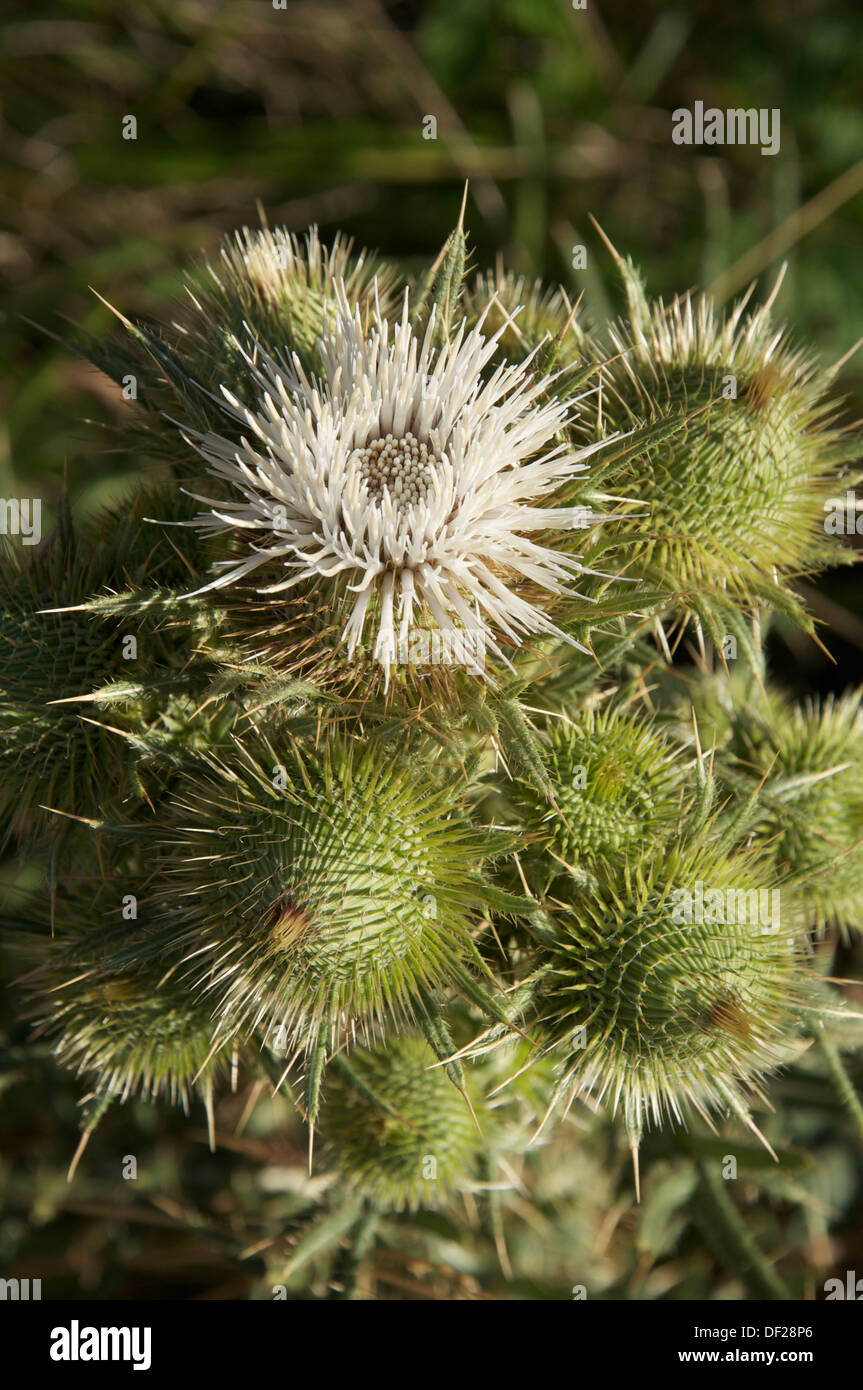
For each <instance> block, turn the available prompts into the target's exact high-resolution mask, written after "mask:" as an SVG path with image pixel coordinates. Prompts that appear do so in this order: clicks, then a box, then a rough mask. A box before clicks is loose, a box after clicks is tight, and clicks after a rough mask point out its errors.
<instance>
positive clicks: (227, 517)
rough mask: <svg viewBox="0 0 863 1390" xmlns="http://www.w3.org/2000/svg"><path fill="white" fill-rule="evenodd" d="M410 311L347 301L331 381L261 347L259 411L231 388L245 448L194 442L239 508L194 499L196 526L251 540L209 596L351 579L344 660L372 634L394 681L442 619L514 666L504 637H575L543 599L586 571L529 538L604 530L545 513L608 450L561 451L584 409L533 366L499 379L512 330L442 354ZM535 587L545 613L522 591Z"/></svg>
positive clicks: (333, 327) (561, 510) (328, 320)
mask: <svg viewBox="0 0 863 1390" xmlns="http://www.w3.org/2000/svg"><path fill="white" fill-rule="evenodd" d="M408 310H409V306H408V298H407V295H406V296H405V301H404V310H403V313H402V317H401V320H400V321H399V322H397V323H394V324H393V325H390V323H389V322H388V321H387V320H386V319H385V318H384V317H383V316H382V314H381V312H380V310H378V311H377V312H376V313H375V314H374V316H373V321H372V323H371V326H370V327H369V328H368V329H366V328H364V326H363V322H362V317H361V313H360V310H359V308H353V309H352V308H351V306H350V304H349V302H348V298H347V296H346V294H345V293H344V291H343V289H341V288H340V290H339V291H338V293H337V295H336V300H335V303H333V304H332V306H331V308H330V306H328V308H327V314H326V316H325V322H324V331H323V334H322V337H321V340H320V343H319V345H318V359H319V361H320V365H321V371H320V376H312V375H310V374H309V373H308V371H307V370H306V369H305V368H304V367H303V365H302V364H301V362H300V359H299V357H298V356H297V355H296V354H295V353H294V354H291V356H290V358H289V359H288V358H285V359H282V360H279V361H276V360H275V359H274V358H272V357H270V356H269V355H268V354H266V353H265V352H263V350H262V349H261V348H260V347H259V346H255V347H253V348H252V349H250V351H249V353H247V354H246V361H247V364H248V369H249V373H250V378H251V383H252V386H253V391H254V392H257V393H258V394H257V399H256V401H255V403H254V405H252V406H247V405H244V404H243V403H242V402H241V401H240V400H239V399H238V398H237V396H236V395H234V394H233V393H232V392H231V391H229V390H228V389H227V388H226V387H223V388H222V391H223V395H224V398H225V401H226V402H227V407H226V408H227V410H228V412H229V413H230V414H231V415H232V416H233V417H235V418H236V419H237V420H238V421H239V422H240V423H241V425H242V426H244V427H245V428H246V429H247V431H248V433H246V434H244V435H243V437H242V438H241V440H240V443H239V444H237V443H236V442H235V441H234V440H231V439H227V438H224V437H222V436H220V435H218V434H214V433H207V434H198V433H195V434H192V433H191V432H190V433H189V435H188V438H189V440H190V442H191V443H192V444H193V445H194V447H195V448H196V449H197V450H198V451H199V453H200V454H201V455H202V456H203V457H204V458H205V459H206V460H207V462H208V463H209V465H210V471H211V473H212V474H213V475H214V476H217V477H219V478H221V479H223V480H225V481H226V482H227V483H229V484H230V485H231V487H232V489H234V490H235V491H236V493H238V494H239V496H238V497H237V498H236V500H229V501H217V500H214V499H212V498H207V497H200V496H198V495H197V494H195V495H196V496H197V500H198V501H201V502H205V503H206V504H207V507H208V510H207V511H205V512H203V513H201V514H199V515H198V516H197V517H196V518H195V520H194V521H193V522H192V523H191V524H193V525H196V526H199V527H201V528H203V529H205V530H207V531H209V532H211V533H223V534H224V533H227V534H229V535H232V536H234V537H236V536H237V534H238V533H242V534H243V536H245V537H246V538H247V540H248V553H246V554H245V555H242V556H241V557H240V558H237V557H236V556H234V557H232V558H231V559H229V560H224V561H221V562H219V563H218V568H219V569H220V570H221V573H220V574H219V575H218V577H217V578H216V579H215V580H213V581H212V583H211V584H209V585H207V588H221V587H223V586H225V585H230V584H232V583H234V582H235V581H237V580H241V579H243V578H244V577H245V576H246V575H248V574H249V573H250V572H251V571H254V570H257V569H259V568H262V567H265V566H266V567H268V569H269V573H270V574H271V573H272V571H273V570H277V571H278V574H277V577H276V578H275V579H274V581H273V582H270V583H267V585H266V586H265V587H262V588H261V589H260V590H259V592H260V593H262V594H269V595H276V594H280V593H283V592H285V591H287V590H289V589H291V588H293V587H294V586H296V585H301V584H303V583H304V582H306V581H315V580H318V581H320V580H322V579H323V580H334V581H335V580H341V581H342V582H343V583H344V584H345V585H346V593H347V599H348V606H347V609H346V612H345V617H346V622H345V626H344V629H343V633H342V640H343V641H344V643H345V644H346V652H347V655H348V656H349V657H350V656H351V655H352V654H353V653H354V652H355V650H356V648H357V646H358V644H359V642H360V640H361V638H362V636H363V632H364V629H365V628H366V625H367V624H368V625H369V626H370V627H374V628H375V629H376V631H375V640H374V656H375V659H376V660H377V661H378V662H379V663H380V664H381V665H382V666H383V667H384V670H385V673H386V678H387V680H388V679H389V673H390V669H391V668H392V666H393V665H394V664H395V662H396V659H397V652H398V650H399V647H400V645H401V646H402V647H403V644H405V643H406V642H407V641H408V639H409V637H410V634H411V632H412V631H413V630H414V629H415V628H417V627H419V626H421V625H423V624H427V623H428V621H429V619H431V622H432V623H433V624H434V625H435V626H436V627H437V628H438V629H440V630H441V632H442V633H444V634H448V635H450V636H456V635H457V634H458V633H459V632H462V633H463V632H465V631H468V632H471V633H474V634H477V633H479V634H480V636H481V637H482V639H483V642H484V644H485V646H487V647H488V649H489V650H490V651H492V652H494V653H495V655H496V656H498V657H500V658H501V659H502V660H504V661H506V660H507V658H506V656H505V655H504V653H503V651H502V650H501V648H500V646H499V645H498V642H499V639H500V637H501V635H502V634H503V635H505V637H506V638H508V639H509V641H510V642H511V643H513V644H515V645H519V644H520V642H521V640H522V638H523V637H524V636H525V635H530V634H553V635H555V636H557V637H563V636H564V634H563V633H561V632H560V631H559V630H558V628H557V627H556V626H555V625H554V623H553V622H552V621H551V619H550V618H549V617H548V615H547V614H546V613H545V612H544V611H543V610H542V608H540V607H538V606H537V603H536V594H537V591H542V590H544V591H546V592H547V593H548V594H550V595H557V594H562V593H565V592H567V591H568V587H569V583H570V581H571V579H572V577H573V575H574V574H576V573H578V572H579V571H582V570H583V569H584V567H583V566H582V564H581V563H580V562H579V560H578V559H577V558H575V557H574V556H573V555H571V554H569V553H568V552H567V551H566V550H560V551H558V550H553V549H550V548H549V547H548V546H546V545H543V544H540V543H538V542H537V541H535V540H533V539H531V533H535V532H548V531H550V530H557V531H567V530H572V529H574V528H581V527H585V526H589V525H591V524H592V523H593V522H594V521H596V520H597V518H596V517H595V516H594V515H593V514H592V513H591V511H590V509H589V508H588V507H583V506H582V507H564V506H547V505H543V502H544V500H545V499H547V498H548V496H549V494H551V493H553V492H554V491H555V490H556V489H557V488H559V487H560V486H561V485H562V484H564V483H565V482H567V481H568V480H569V479H571V478H573V477H574V476H575V475H576V474H577V473H579V472H580V471H581V470H583V469H584V468H585V467H586V464H585V462H584V460H585V459H586V458H587V457H588V455H589V454H591V453H593V452H594V450H595V449H597V448H600V447H601V444H594V445H592V446H590V447H588V448H584V449H581V450H577V451H573V450H572V449H571V448H570V447H569V446H568V445H567V443H566V442H565V441H564V440H563V435H562V431H563V429H564V426H565V424H566V422H567V419H568V417H569V416H570V414H571V411H572V406H573V402H572V401H561V400H560V399H558V398H557V397H556V396H553V395H548V385H549V382H548V378H545V379H542V378H540V377H539V376H538V375H536V374H534V373H533V372H532V371H531V361H532V356H533V354H531V356H529V357H528V358H527V359H526V360H524V361H522V362H518V363H514V364H511V363H502V364H499V365H498V366H496V367H495V368H494V369H493V370H491V369H490V363H491V360H492V358H493V357H494V355H495V352H496V345H497V340H498V338H499V337H500V333H501V332H502V331H503V328H501V329H500V330H498V332H496V333H494V334H492V335H491V336H489V337H486V336H485V335H484V334H483V332H482V324H483V320H484V317H485V316H482V317H481V318H480V320H479V321H478V323H477V324H476V326H475V327H474V328H472V329H470V330H468V328H467V326H466V325H465V324H464V323H463V324H462V325H461V327H460V328H459V329H458V330H457V331H456V333H455V334H454V336H453V338H452V339H451V341H449V342H447V343H445V344H444V345H443V346H442V347H437V346H436V345H435V329H436V319H435V315H434V313H432V314H431V315H430V319H429V322H428V324H427V326H426V328H425V330H424V331H423V333H422V335H421V336H418V335H417V334H416V332H415V331H414V328H413V327H412V325H411V323H410V319H409V312H408ZM603 442H607V441H603ZM268 578H269V574H268ZM526 585H529V586H530V589H531V595H530V597H531V599H532V600H533V601H529V600H528V598H526V597H525V596H523V595H522V594H521V593H520V592H519V590H520V589H522V588H524V587H525V586H526ZM567 640H572V639H570V638H567ZM576 645H577V644H576Z"/></svg>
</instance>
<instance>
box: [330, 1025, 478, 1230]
mask: <svg viewBox="0 0 863 1390" xmlns="http://www.w3.org/2000/svg"><path fill="white" fill-rule="evenodd" d="M436 1061H437V1059H436V1058H435V1056H434V1053H433V1052H432V1050H431V1048H430V1047H429V1045H428V1044H427V1043H426V1042H425V1041H424V1040H423V1039H421V1038H416V1037H401V1038H396V1039H393V1040H392V1041H391V1042H390V1043H389V1044H388V1045H387V1047H385V1048H384V1047H379V1048H375V1049H374V1050H372V1051H366V1050H358V1051H356V1052H354V1053H353V1054H352V1055H351V1059H350V1065H349V1068H347V1069H346V1070H344V1071H335V1069H334V1075H333V1077H332V1079H331V1080H330V1082H329V1083H328V1086H327V1095H326V1102H325V1105H324V1109H323V1112H322V1115H323V1133H324V1138H325V1142H326V1143H327V1147H328V1149H329V1151H330V1153H331V1155H332V1159H333V1163H334V1166H335V1168H336V1169H337V1171H338V1172H339V1174H340V1175H341V1177H342V1179H343V1181H344V1182H345V1183H346V1185H347V1186H349V1187H351V1188H353V1189H355V1190H356V1191H357V1192H358V1193H360V1194H362V1195H363V1196H364V1197H366V1198H367V1199H368V1201H369V1202H370V1203H371V1204H372V1205H373V1206H375V1207H377V1208H378V1209H380V1210H382V1211H406V1210H407V1211H416V1210H417V1209H419V1208H434V1207H440V1206H442V1205H444V1204H445V1203H446V1202H447V1201H448V1200H449V1199H451V1198H452V1196H453V1195H454V1193H456V1192H457V1190H458V1189H459V1188H460V1187H463V1186H469V1185H470V1184H471V1182H473V1181H476V1178H477V1172H476V1162H477V1154H478V1150H479V1147H480V1143H481V1139H480V1135H479V1131H478V1130H477V1126H476V1122H475V1121H474V1119H473V1117H472V1115H471V1113H470V1110H469V1108H468V1106H467V1103H466V1101H465V1099H464V1097H463V1096H462V1095H461V1094H460V1093H459V1092H458V1091H457V1090H456V1088H455V1087H454V1086H453V1085H452V1083H451V1082H450V1081H449V1080H448V1078H447V1076H446V1071H445V1069H444V1068H443V1067H440V1066H437V1065H436Z"/></svg>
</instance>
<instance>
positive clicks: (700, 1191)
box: [694, 1163, 791, 1299]
mask: <svg viewBox="0 0 863 1390" xmlns="http://www.w3.org/2000/svg"><path fill="white" fill-rule="evenodd" d="M698 1166H699V1171H700V1181H699V1184H698V1187H697V1188H696V1190H695V1207H694V1215H695V1219H696V1221H697V1222H698V1224H699V1225H700V1226H701V1227H702V1230H703V1231H704V1233H705V1235H706V1236H707V1238H708V1240H710V1241H711V1242H712V1243H713V1245H714V1248H715V1249H716V1251H717V1253H718V1254H719V1255H720V1256H721V1258H722V1259H723V1260H724V1261H725V1262H726V1263H727V1264H729V1265H730V1266H731V1268H732V1269H734V1270H735V1271H736V1272H737V1273H738V1274H739V1275H740V1278H741V1279H742V1280H743V1282H744V1283H745V1284H746V1285H747V1287H748V1288H749V1290H750V1291H751V1293H752V1295H753V1297H755V1298H769V1299H790V1298H791V1292H790V1290H789V1289H788V1287H787V1285H786V1284H785V1283H783V1281H782V1280H781V1279H780V1277H779V1275H778V1274H777V1273H776V1271H775V1270H774V1268H773V1266H772V1265H771V1264H770V1262H769V1260H768V1259H766V1257H765V1256H764V1255H763V1254H762V1253H761V1251H760V1250H759V1248H758V1246H757V1245H756V1244H755V1241H754V1240H753V1239H752V1237H751V1235H750V1234H749V1232H748V1231H747V1229H746V1226H745V1225H744V1223H743V1219H742V1217H741V1215H740V1212H739V1211H738V1210H737V1207H736V1206H735V1205H734V1203H733V1202H732V1200H731V1198H730V1197H729V1195H728V1191H727V1189H726V1186H725V1180H724V1179H723V1178H721V1177H720V1176H719V1175H718V1173H717V1172H716V1171H715V1167H711V1166H709V1165H708V1164H706V1163H700V1164H699V1165H698Z"/></svg>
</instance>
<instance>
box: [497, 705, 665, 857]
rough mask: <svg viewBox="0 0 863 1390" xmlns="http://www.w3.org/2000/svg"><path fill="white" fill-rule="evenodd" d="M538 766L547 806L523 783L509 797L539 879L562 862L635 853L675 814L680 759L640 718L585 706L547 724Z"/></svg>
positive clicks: (531, 788) (614, 710) (538, 793)
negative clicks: (578, 713) (547, 790)
mask: <svg viewBox="0 0 863 1390" xmlns="http://www.w3.org/2000/svg"><path fill="white" fill-rule="evenodd" d="M549 724H550V727H549V747H548V750H547V758H546V770H547V772H548V776H549V780H550V782H551V788H552V793H553V797H554V804H550V803H549V800H548V798H546V797H544V796H543V795H542V793H541V792H540V791H539V790H538V789H537V788H536V787H534V786H532V785H531V784H529V783H519V785H518V789H517V793H516V799H517V802H518V804H519V807H520V810H521V814H522V817H523V825H524V828H525V830H526V831H527V834H528V836H529V837H530V839H531V841H532V843H531V844H529V845H528V847H527V848H526V851H525V855H524V859H525V862H526V863H527V864H529V865H530V868H531V872H532V876H534V877H535V876H536V875H537V873H538V874H539V877H540V878H542V879H543V880H544V881H545V883H546V884H547V883H548V882H549V881H550V879H551V878H552V877H554V876H555V875H556V874H558V873H560V872H561V871H562V865H561V862H560V861H561V860H562V861H563V862H564V864H569V865H579V866H585V867H589V866H591V865H594V864H601V863H603V862H606V861H612V860H616V859H619V858H620V856H621V855H626V856H630V855H634V854H637V853H639V852H640V850H641V847H642V845H643V844H644V842H645V841H652V840H655V838H656V836H657V835H658V834H659V833H660V832H662V831H664V832H666V833H670V832H671V831H672V830H673V828H674V826H675V825H676V824H678V823H679V820H680V816H681V802H682V792H683V787H684V775H683V768H682V765H681V758H680V755H679V753H678V752H676V751H675V750H674V749H673V748H672V747H671V746H670V745H669V744H668V743H667V742H666V741H665V740H664V739H663V738H662V737H661V735H660V734H658V733H657V732H656V731H655V730H654V729H653V728H652V727H651V726H650V725H649V724H647V723H645V721H644V720H643V719H639V718H638V717H637V716H636V715H635V714H629V713H626V712H624V711H623V710H619V709H613V708H608V707H605V708H602V709H600V710H588V711H587V712H586V713H585V714H584V715H583V717H581V718H580V719H579V720H578V722H575V721H570V720H566V721H564V720H557V719H555V720H552V721H549Z"/></svg>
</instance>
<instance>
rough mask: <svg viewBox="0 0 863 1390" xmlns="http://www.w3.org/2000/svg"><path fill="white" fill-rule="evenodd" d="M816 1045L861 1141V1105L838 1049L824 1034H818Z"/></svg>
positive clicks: (862, 1115) (862, 1127)
mask: <svg viewBox="0 0 863 1390" xmlns="http://www.w3.org/2000/svg"><path fill="white" fill-rule="evenodd" d="M818 1045H819V1047H820V1048H821V1051H822V1053H823V1054H824V1060H825V1062H826V1063H827V1069H828V1071H829V1072H830V1077H831V1080H832V1081H833V1084H834V1086H835V1087H836V1090H837V1091H838V1092H839V1099H840V1100H841V1101H842V1104H843V1105H844V1106H845V1109H846V1110H847V1111H848V1114H849V1115H850V1117H851V1120H852V1121H853V1124H854V1127H855V1129H856V1130H857V1133H858V1134H859V1136H860V1138H861V1139H863V1104H861V1102H860V1097H859V1096H858V1094H857V1092H856V1090H855V1089H854V1083H853V1081H852V1080H851V1077H850V1076H849V1075H848V1069H847V1067H846V1066H845V1063H844V1062H843V1061H842V1057H841V1054H840V1052H839V1049H838V1047H837V1046H836V1044H835V1043H834V1042H833V1040H832V1039H831V1038H828V1037H827V1035H826V1033H823V1032H822V1033H820V1034H819V1037H818Z"/></svg>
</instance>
